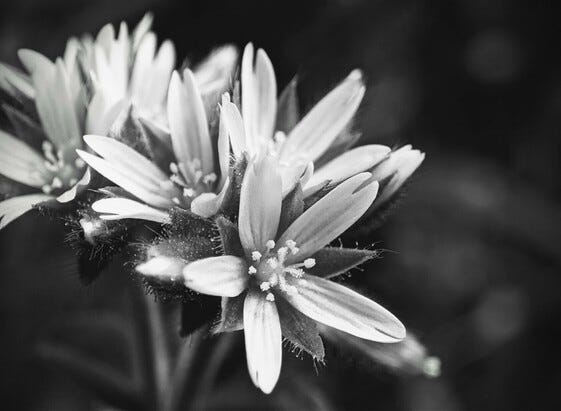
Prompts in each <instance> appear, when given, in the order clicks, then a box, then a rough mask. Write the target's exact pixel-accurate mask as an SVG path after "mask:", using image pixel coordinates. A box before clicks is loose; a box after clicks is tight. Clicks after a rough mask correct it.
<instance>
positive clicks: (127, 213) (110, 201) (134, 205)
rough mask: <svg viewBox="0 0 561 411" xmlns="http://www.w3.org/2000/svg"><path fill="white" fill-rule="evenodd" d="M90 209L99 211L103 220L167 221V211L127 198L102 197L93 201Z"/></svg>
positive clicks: (162, 222) (163, 222)
mask: <svg viewBox="0 0 561 411" xmlns="http://www.w3.org/2000/svg"><path fill="white" fill-rule="evenodd" d="M92 209H93V210H94V211H96V212H98V213H100V214H101V215H100V217H101V218H102V219H103V220H122V219H125V218H134V219H139V220H147V221H155V222H156V223H161V224H165V223H168V222H169V215H168V214H167V213H165V212H163V211H160V210H156V209H155V208H152V207H150V206H147V205H146V204H142V203H139V202H138V201H134V200H131V199H128V198H120V197H117V198H103V199H101V200H97V201H96V202H95V203H93V204H92Z"/></svg>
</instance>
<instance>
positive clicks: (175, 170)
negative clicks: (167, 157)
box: [169, 162, 179, 174]
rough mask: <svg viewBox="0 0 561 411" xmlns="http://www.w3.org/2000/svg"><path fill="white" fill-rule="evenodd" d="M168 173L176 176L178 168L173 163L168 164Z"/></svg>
mask: <svg viewBox="0 0 561 411" xmlns="http://www.w3.org/2000/svg"><path fill="white" fill-rule="evenodd" d="M169 171H171V172H172V174H177V173H179V168H178V167H177V164H175V163H173V162H172V163H169Z"/></svg>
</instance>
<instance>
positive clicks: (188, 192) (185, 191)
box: [183, 188, 197, 197]
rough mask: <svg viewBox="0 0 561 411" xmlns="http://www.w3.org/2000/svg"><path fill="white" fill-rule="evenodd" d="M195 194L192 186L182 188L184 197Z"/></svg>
mask: <svg viewBox="0 0 561 411" xmlns="http://www.w3.org/2000/svg"><path fill="white" fill-rule="evenodd" d="M195 194H197V193H196V192H195V190H193V189H192V188H184V189H183V195H184V196H185V197H194V196H195Z"/></svg>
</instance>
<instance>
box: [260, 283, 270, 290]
mask: <svg viewBox="0 0 561 411" xmlns="http://www.w3.org/2000/svg"><path fill="white" fill-rule="evenodd" d="M259 288H261V291H269V290H270V289H271V284H270V283H269V282H268V281H263V282H262V283H261V284H260V285H259Z"/></svg>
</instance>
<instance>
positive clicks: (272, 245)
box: [265, 240, 275, 250]
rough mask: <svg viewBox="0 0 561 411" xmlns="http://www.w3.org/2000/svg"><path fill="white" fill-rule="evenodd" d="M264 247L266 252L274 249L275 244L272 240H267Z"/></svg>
mask: <svg viewBox="0 0 561 411" xmlns="http://www.w3.org/2000/svg"><path fill="white" fill-rule="evenodd" d="M265 246H266V247H267V249H268V250H272V249H273V248H275V242H274V241H273V240H269V241H267V243H266V244H265Z"/></svg>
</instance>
